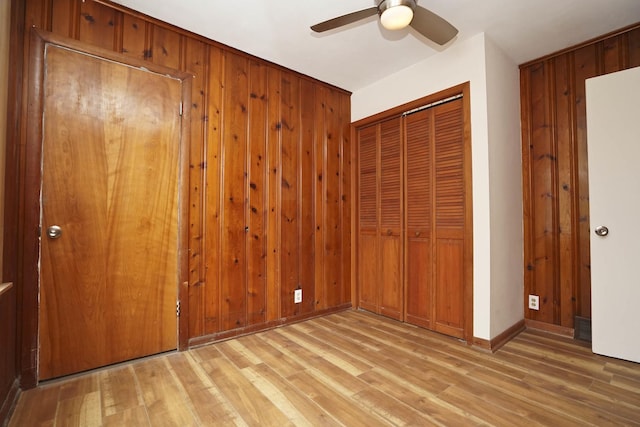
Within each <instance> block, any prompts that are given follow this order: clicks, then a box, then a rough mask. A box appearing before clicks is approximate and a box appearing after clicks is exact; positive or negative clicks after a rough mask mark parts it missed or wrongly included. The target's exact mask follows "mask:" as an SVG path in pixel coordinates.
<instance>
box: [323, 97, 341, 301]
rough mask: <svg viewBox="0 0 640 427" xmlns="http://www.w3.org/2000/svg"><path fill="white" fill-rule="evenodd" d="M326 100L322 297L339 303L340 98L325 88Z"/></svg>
mask: <svg viewBox="0 0 640 427" xmlns="http://www.w3.org/2000/svg"><path fill="white" fill-rule="evenodd" d="M326 99H327V100H326V104H325V120H326V122H325V123H326V124H325V126H326V127H325V138H326V160H325V165H326V166H325V170H324V171H323V180H324V186H325V187H324V189H325V193H324V194H325V200H324V203H325V225H324V251H325V253H324V268H325V270H324V280H325V299H326V304H327V306H329V307H334V306H336V305H338V304H340V302H341V301H340V300H341V297H342V286H344V284H343V283H342V271H341V265H342V264H341V263H342V243H341V240H340V239H341V231H342V230H341V217H340V214H341V212H340V197H341V195H340V183H341V181H342V177H341V169H340V165H341V159H340V154H341V147H340V144H341V141H340V137H341V123H339V120H340V99H339V97H338V95H337V93H336V92H335V91H328V92H327V98H326Z"/></svg>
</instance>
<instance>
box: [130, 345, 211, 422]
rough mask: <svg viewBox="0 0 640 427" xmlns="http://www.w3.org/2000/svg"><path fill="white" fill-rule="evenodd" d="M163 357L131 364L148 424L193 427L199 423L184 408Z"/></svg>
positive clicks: (182, 398) (182, 396)
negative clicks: (145, 409) (145, 410)
mask: <svg viewBox="0 0 640 427" xmlns="http://www.w3.org/2000/svg"><path fill="white" fill-rule="evenodd" d="M166 357H168V356H164V357H158V358H152V359H148V360H144V361H142V362H138V363H135V364H134V365H133V370H134V372H135V375H136V378H137V381H138V383H139V384H140V390H141V393H142V399H143V401H144V403H145V406H146V408H147V413H148V416H149V421H150V423H151V425H153V426H174V425H181V426H196V425H198V424H199V422H198V421H197V420H196V419H195V417H194V414H193V413H192V412H191V411H190V410H189V408H187V406H186V405H185V395H184V394H183V393H182V392H181V390H180V387H179V386H178V384H176V382H175V380H174V378H173V376H172V375H171V373H170V372H169V369H168V368H167V364H168V362H167V361H166Z"/></svg>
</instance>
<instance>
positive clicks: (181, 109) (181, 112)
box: [179, 102, 182, 117]
mask: <svg viewBox="0 0 640 427" xmlns="http://www.w3.org/2000/svg"><path fill="white" fill-rule="evenodd" d="M179 110H180V117H182V102H181V103H180V108H179Z"/></svg>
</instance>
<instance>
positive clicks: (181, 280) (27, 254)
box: [16, 27, 193, 389]
mask: <svg viewBox="0 0 640 427" xmlns="http://www.w3.org/2000/svg"><path fill="white" fill-rule="evenodd" d="M47 45H54V46H58V47H61V48H67V49H72V50H74V51H78V52H82V53H85V54H87V55H92V56H94V57H97V58H101V59H104V60H109V61H113V62H117V63H121V64H124V65H127V66H131V67H134V68H144V69H145V70H148V71H150V72H153V73H158V74H163V75H167V76H170V77H172V78H176V79H178V80H180V81H181V82H182V104H183V105H185V106H189V105H191V84H192V80H193V75H191V74H189V73H187V72H183V71H179V70H175V69H171V68H167V67H164V66H160V65H156V64H153V63H150V62H146V61H142V60H139V59H137V58H131V57H127V56H125V55H121V54H119V53H116V52H113V51H109V50H106V49H101V48H97V47H93V46H91V45H87V44H85V43H81V42H79V41H77V40H73V39H69V38H66V37H61V36H58V35H55V34H52V33H49V32H46V31H43V30H40V29H37V28H35V27H34V28H32V29H31V39H30V52H29V62H30V67H29V70H30V74H29V76H28V79H27V85H28V88H27V89H28V93H27V115H26V121H25V123H23V124H22V128H23V129H25V140H24V144H23V145H22V147H21V149H20V153H19V158H20V161H19V182H21V183H22V184H21V185H20V186H19V191H20V195H21V197H20V210H21V212H22V215H20V217H19V219H18V240H19V243H18V251H17V254H16V255H17V260H18V266H17V270H18V272H19V273H18V274H19V276H20V272H21V273H22V274H21V276H22V277H19V278H18V282H22V283H21V284H20V285H19V288H20V289H22V295H21V297H22V298H21V299H22V304H21V307H22V309H21V313H20V314H19V319H20V321H21V324H22V328H21V330H20V332H19V334H20V338H21V341H20V347H19V352H20V353H19V355H20V359H19V362H18V363H19V367H20V373H21V377H20V385H21V387H22V388H23V389H27V388H33V387H35V386H37V384H38V351H39V350H38V339H39V303H38V301H39V287H40V280H39V270H40V269H39V253H40V212H41V199H40V192H41V179H42V174H41V164H42V137H43V128H42V113H43V107H44V52H45V48H46V47H47ZM189 111H190V108H183V109H182V120H181V129H180V147H179V153H180V154H179V155H180V160H179V167H178V200H179V202H178V277H177V283H176V286H177V295H178V299H179V301H180V317H178V319H177V321H178V327H177V331H178V336H177V337H176V347H177V348H178V350H184V349H186V348H187V346H188V339H189V337H188V312H189V311H188V301H189V298H188V221H189V219H188V218H189V217H188V207H189V198H188V195H189V175H188V173H189V146H190V128H191V126H190V114H189Z"/></svg>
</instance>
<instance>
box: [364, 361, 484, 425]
mask: <svg viewBox="0 0 640 427" xmlns="http://www.w3.org/2000/svg"><path fill="white" fill-rule="evenodd" d="M360 378H361V379H362V380H363V381H366V382H367V383H368V384H369V385H371V387H374V388H375V389H377V390H380V391H382V392H384V393H386V394H387V395H389V396H391V397H393V398H395V399H397V400H399V401H401V402H404V403H405V404H406V405H409V406H410V407H412V408H414V409H415V410H416V411H418V412H420V413H421V414H422V415H423V416H424V417H425V418H426V419H427V420H428V421H427V422H425V424H424V425H445V426H446V425H479V424H481V423H480V422H479V421H478V420H471V419H469V417H467V416H465V413H464V412H461V411H459V410H458V409H457V408H452V407H451V406H450V405H448V404H444V402H443V401H441V400H440V399H438V397H437V394H436V393H431V392H428V391H427V390H426V389H425V388H423V387H421V386H420V385H418V384H414V383H413V382H410V381H409V382H408V381H406V380H402V379H399V378H398V377H394V376H393V375H392V376H391V377H390V376H387V375H385V374H383V372H381V371H380V370H379V369H378V368H374V369H373V370H372V371H369V372H365V373H364V374H362V375H361V376H360ZM447 387H449V386H448V385H445V386H444V387H443V389H442V390H440V391H443V390H445V389H446V388H447Z"/></svg>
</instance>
